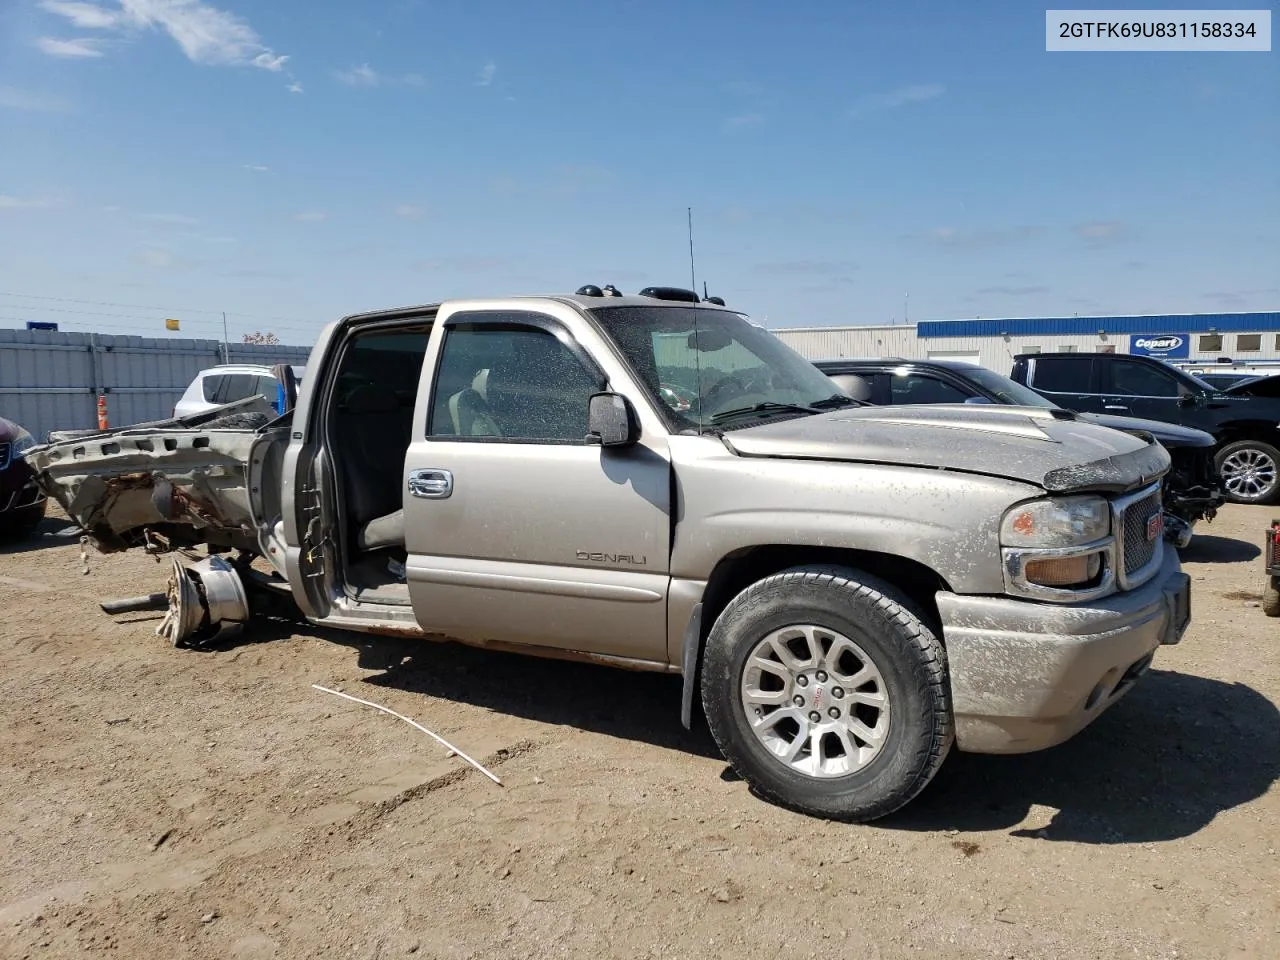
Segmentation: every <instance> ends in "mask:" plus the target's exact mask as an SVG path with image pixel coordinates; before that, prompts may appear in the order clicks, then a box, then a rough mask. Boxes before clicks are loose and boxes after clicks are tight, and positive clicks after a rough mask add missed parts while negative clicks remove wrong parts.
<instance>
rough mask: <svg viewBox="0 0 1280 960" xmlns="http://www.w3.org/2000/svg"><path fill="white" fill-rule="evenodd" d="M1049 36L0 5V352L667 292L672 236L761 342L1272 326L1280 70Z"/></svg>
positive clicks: (981, 12)
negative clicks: (752, 320) (14, 346)
mask: <svg viewBox="0 0 1280 960" xmlns="http://www.w3.org/2000/svg"><path fill="white" fill-rule="evenodd" d="M1165 6H1176V5H1175V4H1165ZM1185 6H1188V7H1200V8H1203V7H1209V6H1214V4H1209V3H1200V4H1187V5H1185ZM1218 6H1223V7H1226V6H1228V5H1226V4H1220V5H1218ZM1254 6H1261V5H1260V4H1254ZM1272 8H1274V4H1272ZM1044 44H1045V41H1044V5H1040V6H1035V5H1030V4H1018V3H1012V2H999V3H986V2H969V3H964V4H943V3H916V2H901V3H889V2H887V0H885V2H878V3H858V4H854V3H839V2H834V0H827V2H812V3H803V4H778V3H766V2H739V3H727V2H710V0H708V2H703V3H699V4H687V5H686V4H678V3H674V2H669V0H644V2H640V0H612V2H610V0H595V2H591V3H587V2H582V0H556V2H554V3H544V4H533V3H527V2H517V0H363V2H360V3H354V2H348V3H336V2H330V0H272V2H270V3H265V2H262V0H259V2H256V3H255V2H250V0H210V2H204V0H99V2H97V3H89V2H69V0H2V2H0V143H2V144H3V149H2V150H0V325H4V326H19V325H21V321H22V320H26V319H45V320H57V321H59V322H60V323H61V324H62V328H63V329H89V328H90V327H96V328H97V329H100V330H102V331H104V332H110V333H140V334H146V335H154V336H164V335H165V334H164V332H163V325H162V322H161V321H162V320H163V318H164V317H166V316H175V317H178V318H179V319H180V320H181V321H182V335H184V336H187V335H200V336H218V337H220V336H221V323H222V322H221V318H220V316H219V315H218V314H219V311H222V310H226V311H227V312H228V314H229V317H230V327H231V333H232V336H233V338H238V334H239V333H241V332H244V331H249V330H267V329H270V330H274V331H275V332H277V333H278V334H279V335H280V336H281V338H282V339H283V340H285V341H286V342H302V343H306V342H310V339H311V336H312V334H313V333H314V332H315V330H316V329H318V327H319V326H320V325H321V324H322V323H324V322H326V321H328V320H330V319H333V318H334V317H336V316H339V315H342V314H343V313H347V312H352V311H356V310H362V309H371V308H376V307H384V306H393V305H400V304H406V303H419V302H428V301H433V300H439V299H443V298H447V297H451V296H466V295H493V294H505V293H540V292H555V291H568V290H572V289H573V288H575V287H577V286H579V285H580V284H582V283H599V284H604V283H614V284H617V285H618V286H619V287H621V288H622V289H624V291H634V290H635V289H637V288H638V287H639V286H642V285H644V284H649V283H676V284H682V285H687V284H688V282H689V259H688V245H687V236H686V214H685V211H686V208H687V207H690V206H692V207H693V216H694V242H695V249H696V255H697V276H698V283H699V286H701V283H702V281H703V280H704V279H705V280H706V281H707V283H708V284H709V286H710V288H711V291H712V292H714V293H718V294H720V295H722V296H724V297H725V298H726V299H727V300H728V301H729V303H730V304H731V305H733V306H736V307H738V308H740V309H743V310H746V311H747V312H749V313H751V314H752V315H753V316H755V317H756V318H757V319H760V320H763V321H764V322H766V323H767V324H768V325H769V326H774V327H777V326H801V325H810V324H814V325H823V324H838V323H880V322H890V321H893V320H898V321H900V320H901V319H902V317H903V311H904V295H906V294H908V293H909V295H910V298H909V304H910V306H909V316H910V319H912V320H918V319H947V318H952V317H964V316H970V317H971V316H1035V315H1062V314H1071V313H1080V314H1086V313H1104V314H1108V313H1110V314H1114V313H1121V314H1123V313H1160V312H1208V311H1217V310H1238V309H1239V310H1247V309H1272V310H1274V309H1276V308H1277V305H1278V304H1280V269H1278V268H1280V53H1277V52H1276V51H1274V50H1273V51H1272V52H1270V53H1238V54H1232V53H1202V54H1195V53H1161V54H1138V53H1127V54H1115V53H1070V54H1069V53H1046V52H1045V50H1044Z"/></svg>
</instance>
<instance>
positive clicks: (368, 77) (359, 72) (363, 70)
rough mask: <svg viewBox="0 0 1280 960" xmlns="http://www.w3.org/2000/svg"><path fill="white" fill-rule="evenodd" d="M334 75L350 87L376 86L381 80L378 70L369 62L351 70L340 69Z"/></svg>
mask: <svg viewBox="0 0 1280 960" xmlns="http://www.w3.org/2000/svg"><path fill="white" fill-rule="evenodd" d="M334 76H336V77H337V78H338V79H339V80H341V81H342V82H343V83H345V84H346V85H347V86H349V87H376V86H377V85H378V83H379V81H380V80H381V77H379V76H378V72H377V71H376V70H374V69H373V67H371V66H369V65H368V64H367V63H365V64H361V65H360V66H358V67H352V68H351V69H350V70H339V71H338V72H337V73H336V74H334Z"/></svg>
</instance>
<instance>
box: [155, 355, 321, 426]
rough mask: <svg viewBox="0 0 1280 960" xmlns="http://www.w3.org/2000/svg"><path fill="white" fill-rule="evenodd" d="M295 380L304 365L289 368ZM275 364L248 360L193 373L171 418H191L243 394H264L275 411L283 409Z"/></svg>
mask: <svg viewBox="0 0 1280 960" xmlns="http://www.w3.org/2000/svg"><path fill="white" fill-rule="evenodd" d="M290 369H291V370H292V371H293V376H294V380H295V381H296V382H298V383H300V382H301V381H302V374H303V370H304V368H303V367H291V368H290ZM284 386H285V385H284V384H282V383H281V381H280V376H279V369H278V367H268V366H263V365H260V364H251V363H231V364H222V365H221V366H217V367H209V368H208V369H207V370H201V371H200V372H199V373H198V374H196V378H195V379H194V380H192V381H191V383H190V384H188V386H187V389H186V390H185V391H184V392H183V394H182V398H181V399H180V400H179V401H178V402H177V404H176V405H175V406H174V408H173V416H174V417H190V416H193V415H195V414H197V413H205V412H207V411H209V410H212V409H214V408H215V407H221V406H223V405H225V404H228V403H234V402H235V401H237V400H243V399H245V398H246V397H253V396H263V397H266V398H267V400H268V401H269V402H271V403H272V404H273V405H275V407H276V410H277V412H283V411H284V402H283V397H282V395H281V391H282V389H283V388H284Z"/></svg>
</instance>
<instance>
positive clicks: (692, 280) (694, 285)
mask: <svg viewBox="0 0 1280 960" xmlns="http://www.w3.org/2000/svg"><path fill="white" fill-rule="evenodd" d="M686 212H687V213H688V215H689V288H690V289H691V290H697V289H698V276H697V274H696V273H695V272H694V269H693V207H688V208H686Z"/></svg>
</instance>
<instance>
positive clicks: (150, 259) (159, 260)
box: [142, 250, 173, 267]
mask: <svg viewBox="0 0 1280 960" xmlns="http://www.w3.org/2000/svg"><path fill="white" fill-rule="evenodd" d="M172 261H173V258H172V257H170V256H169V252H168V251H167V250H143V251H142V262H143V263H145V264H146V265H147V266H149V267H167V266H169V264H170V263H171V262H172Z"/></svg>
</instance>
